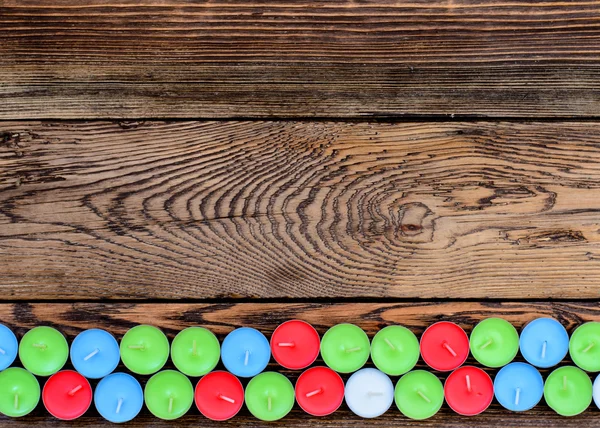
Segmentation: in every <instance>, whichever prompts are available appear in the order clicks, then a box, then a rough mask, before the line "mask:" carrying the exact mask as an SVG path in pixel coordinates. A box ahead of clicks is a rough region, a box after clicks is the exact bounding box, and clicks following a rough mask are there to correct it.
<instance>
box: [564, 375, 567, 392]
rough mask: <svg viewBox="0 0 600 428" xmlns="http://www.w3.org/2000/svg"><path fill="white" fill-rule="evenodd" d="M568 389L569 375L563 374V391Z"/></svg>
mask: <svg viewBox="0 0 600 428" xmlns="http://www.w3.org/2000/svg"><path fill="white" fill-rule="evenodd" d="M566 390H567V377H566V376H563V391H566Z"/></svg>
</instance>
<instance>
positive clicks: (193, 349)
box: [192, 339, 197, 357]
mask: <svg viewBox="0 0 600 428" xmlns="http://www.w3.org/2000/svg"><path fill="white" fill-rule="evenodd" d="M192 355H193V356H194V357H195V356H196V355H197V352H196V339H194V340H193V341H192Z"/></svg>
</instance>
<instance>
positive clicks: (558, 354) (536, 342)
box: [519, 318, 569, 368]
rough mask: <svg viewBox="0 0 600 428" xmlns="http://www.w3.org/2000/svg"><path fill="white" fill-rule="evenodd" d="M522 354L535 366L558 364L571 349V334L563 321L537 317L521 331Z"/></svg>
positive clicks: (520, 344)
mask: <svg viewBox="0 0 600 428" xmlns="http://www.w3.org/2000/svg"><path fill="white" fill-rule="evenodd" d="M519 347H520V348H521V354H522V355H523V357H524V358H525V359H526V360H527V362H528V363H529V364H531V365H533V366H535V367H541V368H548V367H552V366H555V365H557V364H558V363H560V362H561V361H562V359H563V358H565V356H566V355H567V352H568V350H569V335H568V334H567V330H565V328H564V327H563V326H562V324H561V323H559V322H558V321H556V320H555V319H553V318H537V319H535V320H533V321H531V322H530V323H529V324H527V325H526V326H525V328H523V330H522V331H521V338H520V339H519Z"/></svg>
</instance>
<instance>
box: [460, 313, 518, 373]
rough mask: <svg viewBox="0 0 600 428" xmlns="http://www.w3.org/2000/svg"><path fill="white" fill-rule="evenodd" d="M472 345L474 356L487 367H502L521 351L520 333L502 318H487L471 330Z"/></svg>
mask: <svg viewBox="0 0 600 428" xmlns="http://www.w3.org/2000/svg"><path fill="white" fill-rule="evenodd" d="M469 342H470V347H471V353H472V354H473V357H475V359H476V360H477V361H478V362H479V363H480V364H482V365H484V366H486V367H502V366H505V365H507V364H508V363H510V362H511V361H512V360H513V359H514V358H515V356H516V355H517V353H518V352H519V333H517V330H516V329H515V328H514V327H513V325H512V324H511V323H509V322H508V321H506V320H503V319H502V318H487V319H485V320H483V321H481V322H480V323H479V324H477V325H476V326H475V328H474V329H473V331H472V332H471V337H470V340H469Z"/></svg>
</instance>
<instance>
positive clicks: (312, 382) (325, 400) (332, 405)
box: [295, 367, 344, 416]
mask: <svg viewBox="0 0 600 428" xmlns="http://www.w3.org/2000/svg"><path fill="white" fill-rule="evenodd" d="M295 389H296V401H297V402H298V404H299V405H300V407H301V408H302V410H304V411H305V412H306V413H308V414H310V415H313V416H327V415H330V414H332V413H333V412H335V411H336V410H337V409H338V408H339V407H340V406H341V404H342V401H344V381H343V380H342V378H341V377H340V375H339V374H337V373H336V372H335V371H333V370H331V369H330V368H328V367H312V368H310V369H308V370H306V371H305V372H304V373H302V374H301V375H300V377H298V380H297V381H296V388H295Z"/></svg>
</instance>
